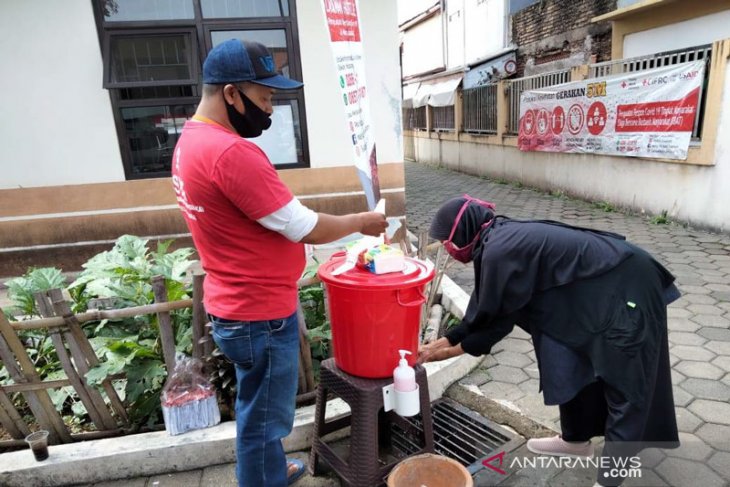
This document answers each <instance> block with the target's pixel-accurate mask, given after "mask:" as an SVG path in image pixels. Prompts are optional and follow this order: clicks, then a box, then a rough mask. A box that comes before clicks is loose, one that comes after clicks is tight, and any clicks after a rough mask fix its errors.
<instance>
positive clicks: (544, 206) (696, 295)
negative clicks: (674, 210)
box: [406, 163, 730, 487]
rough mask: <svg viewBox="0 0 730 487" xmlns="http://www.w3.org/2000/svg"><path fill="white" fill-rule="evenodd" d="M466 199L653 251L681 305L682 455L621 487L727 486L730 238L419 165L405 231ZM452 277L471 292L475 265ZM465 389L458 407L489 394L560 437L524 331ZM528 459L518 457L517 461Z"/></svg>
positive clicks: (677, 345)
mask: <svg viewBox="0 0 730 487" xmlns="http://www.w3.org/2000/svg"><path fill="white" fill-rule="evenodd" d="M464 193H468V194H470V195H471V196H474V197H479V198H481V199H485V200H488V201H492V202H494V203H495V204H496V205H497V213H498V214H500V213H501V214H505V215H508V216H510V217H514V218H538V219H552V220H560V221H563V222H566V223H569V224H574V225H579V226H586V227H592V228H599V229H605V230H610V231H613V232H617V233H621V234H623V235H626V237H627V238H628V239H629V240H631V241H632V242H633V243H636V244H638V245H640V246H641V247H643V248H645V249H646V250H648V251H649V252H651V253H652V254H653V255H654V256H655V257H656V258H657V260H659V261H660V262H661V263H662V264H664V265H665V266H666V267H667V268H668V269H669V270H670V271H671V272H672V273H673V274H674V275H675V276H676V278H677V284H678V287H679V288H680V290H681V291H682V298H681V299H679V300H678V301H676V302H674V303H672V305H671V306H670V308H669V331H670V333H669V342H670V343H669V345H670V354H671V363H672V367H673V373H672V379H673V383H674V385H675V388H674V400H675V405H676V411H677V420H678V423H679V430H680V432H681V433H680V437H681V440H682V443H683V445H682V447H681V448H679V449H676V450H667V451H661V450H653V451H650V452H648V454H647V455H646V456H645V458H644V461H643V467H644V468H642V472H641V473H642V477H641V478H639V479H630V480H628V481H627V482H626V484H625V485H641V486H654V485H657V486H663V485H675V486H680V487H686V486H688V485H697V486H703V487H709V486H722V485H728V481H730V403H729V402H728V401H730V327H729V324H730V236H728V235H722V234H714V233H711V232H708V231H701V230H695V229H691V228H685V227H683V226H680V225H676V224H669V225H656V224H653V223H651V221H650V219H649V218H648V217H644V216H636V215H627V214H623V213H619V212H615V211H614V212H606V211H604V209H602V208H601V207H598V206H596V205H592V204H590V203H586V202H583V201H578V200H572V199H567V198H564V197H560V196H553V195H548V194H544V193H540V192H537V191H532V190H529V189H525V188H518V187H516V186H513V185H507V184H498V183H495V182H493V181H490V180H486V179H482V178H479V177H474V176H468V175H465V174H461V173H457V172H453V171H448V170H444V169H437V168H433V167H429V166H425V165H422V164H417V163H406V208H407V210H408V222H409V229H410V230H411V231H412V232H414V233H418V232H419V231H423V230H427V229H428V225H429V223H430V221H431V218H432V217H433V215H434V213H435V212H436V210H437V209H438V207H439V206H440V205H441V203H443V202H444V201H446V200H447V199H449V198H451V197H454V196H459V195H462V194H464ZM448 274H449V276H450V277H451V278H452V279H453V280H454V281H455V282H456V283H457V284H459V285H460V286H461V287H462V288H463V289H464V290H465V291H467V292H469V293H471V291H472V289H473V285H474V276H473V270H472V267H471V265H469V266H463V265H461V264H458V263H455V264H454V265H453V266H452V267H451V268H450V270H449V272H448ZM461 389H462V390H461V391H460V394H459V395H460V398H461V400H462V402H464V401H465V400H466V401H468V399H467V398H468V397H469V394H471V395H472V396H473V397H472V398H473V399H474V400H475V401H476V400H478V397H479V395H483V397H486V398H489V399H491V400H493V401H497V402H499V403H500V404H503V405H505V406H507V407H510V408H513V409H514V410H515V411H516V412H519V413H521V414H524V415H526V416H528V417H529V418H531V419H534V420H536V421H538V422H540V423H542V424H545V425H546V426H549V427H552V428H554V429H556V430H558V431H559V421H558V419H559V417H558V410H557V407H546V406H545V405H544V404H543V401H542V395H541V394H539V393H538V372H537V365H536V363H535V356H534V352H533V350H532V343H531V341H530V340H529V336H528V335H527V334H525V333H524V332H522V331H519V330H517V331H515V332H514V333H512V334H511V336H510V337H509V338H507V339H505V340H503V341H502V342H501V343H499V344H498V345H497V346H496V347H495V348H494V350H493V351H492V354H491V355H490V356H489V357H487V359H486V360H485V362H484V363H483V366H482V369H481V370H477V371H475V372H473V373H472V374H471V375H470V376H468V377H466V378H465V379H464V380H463V381H462V386H461ZM451 392H452V395H453V394H454V391H451ZM452 397H453V396H452ZM492 419H494V418H492ZM526 453H527V452H526V451H522V452H515V454H514V456H522V454H526ZM527 456H530V455H529V454H527ZM508 457H509V455H508ZM507 460H508V458H506V459H505V464H507ZM594 479H595V470H593V471H590V469H573V470H566V469H555V468H553V469H546V470H539V471H537V472H532V471H528V469H525V470H523V471H521V472H519V471H518V472H509V471H508V472H507V475H504V476H500V475H498V474H495V473H494V472H486V471H484V472H483V473H482V474H481V475H478V476H477V477H476V480H477V482H476V484H477V485H479V486H488V485H500V486H502V485H526V486H527V485H530V486H532V485H550V486H571V487H572V486H584V485H591V482H592V481H593V480H594Z"/></svg>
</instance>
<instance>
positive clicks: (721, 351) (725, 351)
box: [703, 340, 730, 356]
mask: <svg viewBox="0 0 730 487" xmlns="http://www.w3.org/2000/svg"><path fill="white" fill-rule="evenodd" d="M703 347H705V348H706V349H708V350H711V351H713V352H715V353H716V354H718V355H729V356H730V342H720V341H715V340H710V341H709V342H707V343H705V344H704V345H703Z"/></svg>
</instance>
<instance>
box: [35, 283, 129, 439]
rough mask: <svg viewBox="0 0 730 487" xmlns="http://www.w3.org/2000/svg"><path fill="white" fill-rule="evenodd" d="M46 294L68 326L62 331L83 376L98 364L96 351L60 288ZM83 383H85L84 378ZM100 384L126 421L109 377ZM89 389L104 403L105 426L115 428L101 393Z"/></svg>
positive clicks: (126, 420)
mask: <svg viewBox="0 0 730 487" xmlns="http://www.w3.org/2000/svg"><path fill="white" fill-rule="evenodd" d="M48 296H49V297H50V299H51V302H52V303H53V308H54V310H55V311H56V314H57V315H60V316H62V317H63V319H64V320H65V322H66V325H67V326H68V330H69V332H70V333H69V332H66V333H64V337H65V338H66V341H67V342H68V344H69V348H70V349H71V353H72V354H74V356H75V357H78V359H76V358H75V359H74V360H76V366H77V368H78V369H79V371H80V372H81V374H82V377H85V376H86V373H87V372H88V371H89V369H91V368H93V367H96V366H97V365H99V357H97V356H96V351H95V350H94V347H92V346H91V343H90V342H89V339H88V338H87V337H86V334H85V333H84V330H82V329H81V324H80V323H79V322H78V320H76V316H75V315H73V314H72V313H71V307H70V306H69V304H68V303H67V302H66V300H65V299H64V297H63V293H62V292H61V290H60V289H52V290H50V291H49V292H48ZM84 384H86V381H85V380H84ZM101 385H102V388H103V389H104V392H106V396H107V398H108V399H109V403H110V404H111V406H112V409H113V410H114V413H115V414H116V415H117V417H118V418H119V419H120V420H121V421H123V422H124V423H125V424H126V423H128V422H129V418H128V416H127V410H126V409H125V408H124V404H123V403H122V400H121V399H120V398H119V395H118V394H117V391H116V389H114V385H113V384H112V382H111V379H110V378H108V377H107V378H106V379H104V380H103V381H102V383H101ZM90 389H91V390H93V391H94V394H92V398H94V400H95V402H97V404H99V407H101V404H104V411H107V413H106V414H105V415H104V417H105V422H106V424H107V428H109V429H111V428H116V427H117V423H116V421H114V419H113V418H112V417H111V416H109V415H108V410H107V408H106V404H105V403H104V399H103V398H102V397H101V394H98V391H97V390H96V389H95V388H93V387H90ZM97 394H98V397H97ZM99 400H101V403H99ZM102 414H104V413H102Z"/></svg>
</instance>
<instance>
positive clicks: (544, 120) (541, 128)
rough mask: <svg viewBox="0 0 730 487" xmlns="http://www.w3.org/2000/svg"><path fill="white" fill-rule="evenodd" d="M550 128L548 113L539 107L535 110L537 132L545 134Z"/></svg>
mask: <svg viewBox="0 0 730 487" xmlns="http://www.w3.org/2000/svg"><path fill="white" fill-rule="evenodd" d="M548 130H550V115H549V114H548V112H547V110H545V109H544V108H541V109H540V111H539V112H537V133H538V134H539V135H545V134H546V133H547V132H548Z"/></svg>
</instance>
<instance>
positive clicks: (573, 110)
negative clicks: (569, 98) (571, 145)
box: [568, 103, 585, 135]
mask: <svg viewBox="0 0 730 487" xmlns="http://www.w3.org/2000/svg"><path fill="white" fill-rule="evenodd" d="M583 122H585V114H584V113H583V107H581V106H580V105H578V104H577V103H576V104H575V105H572V106H571V107H570V109H568V131H570V133H571V134H573V135H578V132H580V131H581V129H582V128H583Z"/></svg>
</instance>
